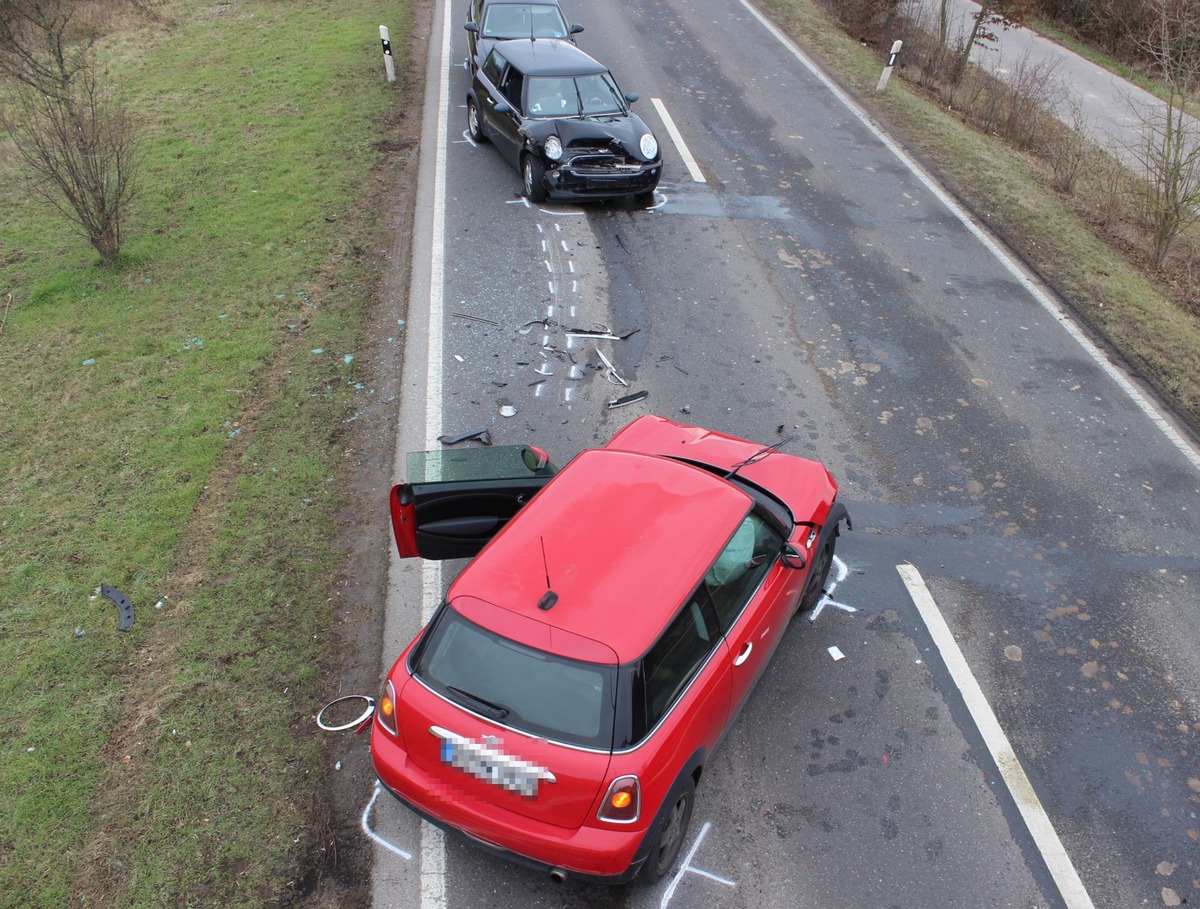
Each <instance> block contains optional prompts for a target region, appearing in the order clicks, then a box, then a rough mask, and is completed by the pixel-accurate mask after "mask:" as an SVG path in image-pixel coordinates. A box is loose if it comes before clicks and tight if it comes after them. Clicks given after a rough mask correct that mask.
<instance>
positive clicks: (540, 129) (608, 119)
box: [528, 113, 656, 161]
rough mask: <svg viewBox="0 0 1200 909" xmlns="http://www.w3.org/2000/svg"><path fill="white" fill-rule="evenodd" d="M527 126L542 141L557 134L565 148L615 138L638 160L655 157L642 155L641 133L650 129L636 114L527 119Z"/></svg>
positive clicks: (591, 144) (605, 143)
mask: <svg viewBox="0 0 1200 909" xmlns="http://www.w3.org/2000/svg"><path fill="white" fill-rule="evenodd" d="M528 128H529V134H530V135H531V136H532V137H533V138H534V139H535V140H536V141H537V142H538V143H539V144H540V143H544V142H545V141H546V139H547V138H548V137H549V136H552V135H555V134H557V135H558V138H559V139H560V140H561V141H562V144H563V147H565V148H569V147H570V146H572V145H584V146H588V145H590V146H602V145H608V144H610V143H612V142H613V141H615V142H617V144H619V145H620V146H621V148H623V149H624V150H625V152H626V154H628V155H629V156H630V157H631V158H634V159H636V160H638V161H647V160H656V159H647V158H646V156H645V155H643V154H642V149H641V140H642V136H643V135H644V134H645V133H648V132H650V130H649V128H648V127H647V126H646V124H645V123H643V122H642V118H641V117H639V116H638V115H637V114H632V113H631V114H612V115H606V116H603V117H573V118H570V119H568V118H554V119H550V120H531V121H528Z"/></svg>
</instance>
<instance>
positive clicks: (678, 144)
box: [650, 98, 708, 183]
mask: <svg viewBox="0 0 1200 909" xmlns="http://www.w3.org/2000/svg"><path fill="white" fill-rule="evenodd" d="M650 103H652V104H653V105H654V109H655V110H656V111H658V115H659V117H661V118H662V122H663V125H664V126H665V127H666V128H667V132H668V133H669V134H670V136H671V141H672V142H674V143H675V148H676V149H677V150H678V151H679V155H680V157H682V158H683V163H684V164H686V165H687V169H688V173H689V174H691V175H692V180H693V182H696V183H707V182H708V181H707V180H705V179H704V174H702V173H701V172H700V165H699V164H697V163H696V159H695V158H693V157H692V153H691V152H690V151H688V147H687V143H686V142H684V141H683V136H682V135H681V134H680V132H679V130H678V129H677V128H676V127H675V121H674V120H672V119H671V115H670V114H669V113H667V107H666V105H665V104H663V103H662V99H661V98H651V99H650Z"/></svg>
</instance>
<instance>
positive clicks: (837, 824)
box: [363, 0, 1200, 909]
mask: <svg viewBox="0 0 1200 909" xmlns="http://www.w3.org/2000/svg"><path fill="white" fill-rule="evenodd" d="M564 8H565V9H566V11H567V13H568V20H569V21H582V22H583V23H585V25H587V30H586V31H585V32H584V33H583V35H582V36H580V44H581V46H583V47H584V48H585V49H586V50H588V51H589V52H591V53H593V54H594V55H595V56H596V57H598V58H599V59H601V60H603V61H605V62H606V63H607V64H608V65H609V66H610V67H611V68H612V69H613V71H614V73H615V75H616V77H617V79H618V81H619V82H620V83H621V86H622V88H623V89H625V90H626V91H637V92H639V93H640V94H641V96H642V97H641V100H639V102H638V103H637V109H638V110H639V112H640V113H641V115H642V116H643V117H644V118H645V119H646V120H647V122H648V123H649V124H650V125H651V127H652V128H654V129H655V131H656V133H657V134H658V136H659V138H660V141H661V142H662V144H663V145H664V146H665V147H666V151H665V154H666V177H665V179H664V183H663V185H662V186H661V193H660V196H659V198H658V199H657V202H656V205H655V206H654V207H653V208H651V209H644V208H641V207H638V206H636V205H633V204H632V203H626V202H617V203H604V204H598V205H592V206H586V207H583V206H575V205H545V206H540V207H535V206H532V205H529V204H527V203H526V202H525V200H523V199H522V198H521V197H520V196H519V191H520V178H519V176H518V174H517V173H516V171H515V170H512V169H511V168H510V167H509V166H508V164H507V163H505V162H504V161H503V160H501V158H500V157H499V155H498V154H497V153H496V152H495V151H494V150H493V149H490V148H488V147H486V146H476V145H474V144H473V143H471V142H469V141H468V140H467V139H466V138H465V137H464V135H463V132H464V129H465V110H464V108H463V102H464V99H465V92H466V86H467V73H466V70H465V68H464V67H463V60H464V56H465V41H464V33H463V31H462V28H461V22H462V19H463V13H464V11H463V10H462V9H458V8H454V9H453V10H451V11H450V12H449V13H448V14H447V13H446V11H445V8H444V7H442V6H440V5H439V8H438V12H437V15H436V16H435V22H434V28H433V35H432V40H431V51H430V53H431V59H430V64H429V84H428V96H427V98H428V104H427V108H426V111H425V112H424V116H425V128H424V139H423V145H422V160H423V164H422V177H421V188H420V200H419V203H418V206H417V208H418V212H419V215H418V220H417V224H416V225H415V226H414V229H413V231H412V242H413V271H414V279H413V287H412V291H411V296H410V319H409V322H408V324H407V326H406V327H405V331H406V334H407V347H406V352H405V374H404V398H403V404H402V411H401V434H400V438H399V439H398V441H397V452H398V459H397V476H398V477H400V476H403V473H404V461H403V453H404V452H406V451H408V450H412V449H420V448H426V447H437V443H436V441H435V440H436V437H437V436H438V435H440V434H442V433H456V432H462V431H465V430H469V429H473V428H477V427H483V426H486V427H488V428H489V430H490V432H491V435H492V437H493V439H494V440H495V441H496V442H497V443H519V442H533V443H536V444H539V445H541V446H543V447H545V448H547V449H549V450H550V451H551V453H552V455H553V456H554V457H555V459H556V460H557V461H560V462H565V461H566V460H567V459H569V457H570V456H572V455H573V454H574V453H575V452H577V451H578V450H580V449H581V448H583V447H586V446H590V445H594V444H597V443H602V442H603V441H605V440H606V439H607V438H608V437H609V436H610V435H611V434H612V432H613V431H615V430H616V429H617V428H619V427H620V426H622V425H624V423H625V422H627V421H628V420H629V419H632V418H633V417H634V416H636V415H638V414H640V413H644V412H657V413H662V414H665V415H667V416H671V417H674V418H677V419H681V420H687V421H693V422H695V423H698V424H701V425H708V426H713V427H715V428H718V429H721V430H723V431H727V432H733V433H736V434H739V435H743V436H746V437H748V438H754V439H759V440H762V441H764V442H774V441H776V440H778V439H779V438H780V437H781V436H792V437H794V440H793V441H792V442H791V443H790V445H789V450H790V451H792V452H794V453H797V454H803V455H807V456H811V457H817V458H820V459H821V460H823V461H825V463H826V464H827V465H828V466H829V467H830V469H831V470H832V471H833V473H834V475H835V476H836V477H837V478H838V479H839V481H840V482H841V484H842V497H843V499H844V501H846V502H847V504H848V505H849V507H850V509H851V513H852V516H853V518H854V528H855V529H854V531H853V532H852V533H850V534H847V535H844V536H843V538H842V544H841V546H840V548H839V556H840V558H841V560H842V562H841V564H840V565H839V575H838V576H839V578H840V579H839V580H838V582H837V585H836V587H835V588H834V589H833V590H832V591H831V597H830V600H829V601H827V602H825V603H824V604H823V606H822V607H821V609H820V611H819V614H817V615H815V616H812V617H801V618H799V619H797V620H796V622H795V623H794V626H793V628H792V629H791V630H790V631H789V634H788V636H787V638H786V639H785V641H784V643H783V645H782V646H781V649H780V652H779V653H778V655H777V656H776V658H775V660H774V662H773V664H772V666H771V667H770V668H769V670H768V672H767V674H766V676H765V677H764V679H763V680H762V682H761V684H760V687H759V689H758V691H757V692H756V694H755V695H754V696H753V697H752V699H751V701H750V702H749V704H748V705H747V707H746V708H745V710H744V712H743V714H742V716H741V717H740V719H739V720H738V723H737V726H736V727H735V729H734V730H733V732H732V733H731V734H730V736H729V738H728V739H727V741H726V743H725V744H724V745H723V746H722V750H721V751H719V752H718V754H717V755H716V756H715V758H714V760H713V762H712V763H711V764H710V766H709V767H708V768H707V770H706V772H705V777H704V780H703V782H702V784H701V787H700V789H699V800H698V804H697V809H696V813H695V816H694V818H693V822H692V828H691V831H690V839H689V844H688V848H689V853H688V856H687V858H688V860H687V862H686V863H685V864H684V865H683V866H682V867H681V869H680V871H679V874H678V875H677V876H676V877H675V878H674V879H671V880H669V881H666V882H664V883H663V884H661V885H660V886H659V887H657V888H654V889H645V888H639V887H637V886H633V885H631V886H628V887H622V888H615V889H609V888H595V887H584V886H581V885H576V884H573V883H570V882H568V883H567V884H565V885H556V884H554V883H552V882H551V881H549V880H548V879H546V878H543V877H541V876H539V875H537V874H534V873H532V872H529V871H527V870H525V869H522V868H518V867H516V866H512V865H509V864H506V863H503V862H499V861H497V860H494V859H492V858H490V857H487V856H485V855H483V854H481V853H478V852H477V851H475V850H473V849H470V848H468V847H464V846H460V845H458V844H457V843H452V842H445V841H444V839H443V837H442V836H441V835H440V834H438V833H437V832H436V831H434V830H433V829H432V828H430V827H428V826H427V825H422V824H420V823H418V822H417V821H416V820H415V818H414V817H413V816H412V815H411V814H410V813H409V812H407V810H406V809H403V808H401V807H399V806H398V805H396V804H395V803H394V802H393V801H392V800H391V799H390V797H388V796H386V795H385V796H382V797H380V798H379V799H377V800H375V801H370V799H371V794H372V789H371V787H372V781H371V780H364V781H363V788H364V796H363V803H364V815H363V828H364V835H370V836H372V837H375V838H376V841H377V843H378V848H377V851H376V860H375V892H376V906H377V907H380V909H382V907H388V906H396V907H412V909H416V907H420V909H443V907H454V909H458V907H476V906H478V907H484V906H487V907H510V906H511V907H527V906H564V907H568V906H589V907H591V906H629V907H650V906H703V907H735V906H746V907H750V906H753V907H785V906H787V907H808V906H812V907H818V906H819V907H830V906H845V907H860V906H888V907H929V906H949V905H954V906H961V905H969V906H980V907H982V906H996V907H1009V906H1012V907H1035V906H1036V907H1040V906H1045V907H1057V906H1069V907H1072V909H1074V907H1086V906H1091V905H1095V906H1122V907H1124V906H1137V905H1148V906H1156V905H1164V904H1166V905H1174V903H1173V902H1172V900H1173V899H1175V898H1180V899H1191V900H1195V899H1197V898H1200V882H1198V880H1200V861H1198V856H1200V832H1198V831H1200V820H1197V817H1196V813H1197V810H1198V801H1200V761H1197V759H1196V740H1197V734H1198V733H1200V719H1198V718H1197V714H1198V709H1200V704H1198V693H1200V666H1198V661H1197V658H1196V649H1195V641H1196V640H1198V639H1200V609H1198V604H1200V595H1198V591H1197V585H1198V576H1200V572H1198V568H1200V559H1198V558H1197V552H1196V549H1197V547H1196V542H1195V541H1196V539H1197V509H1198V508H1200V495H1198V491H1200V490H1198V486H1200V479H1198V474H1200V453H1198V452H1197V449H1196V447H1195V446H1194V443H1192V442H1191V441H1188V440H1186V439H1185V438H1184V437H1183V436H1181V435H1180V433H1179V431H1178V430H1176V429H1175V428H1174V427H1173V425H1172V423H1171V421H1170V420H1169V419H1167V418H1166V417H1164V416H1162V415H1161V414H1158V413H1157V412H1156V411H1155V410H1154V409H1153V407H1152V406H1151V405H1150V404H1149V403H1148V402H1147V400H1146V399H1145V398H1144V397H1143V396H1142V395H1141V394H1140V393H1139V391H1138V388H1137V383H1136V381H1134V380H1131V379H1129V378H1128V377H1126V376H1125V375H1124V374H1123V373H1122V372H1121V371H1120V369H1119V368H1118V367H1115V366H1114V365H1113V364H1111V363H1110V362H1109V360H1108V359H1107V358H1106V357H1105V355H1103V354H1102V353H1100V352H1099V351H1098V350H1097V349H1096V348H1095V347H1094V346H1092V345H1091V344H1090V342H1088V341H1087V340H1086V338H1084V337H1083V335H1082V333H1081V332H1080V331H1079V330H1078V329H1077V328H1074V327H1073V326H1072V325H1071V324H1070V322H1069V321H1068V320H1067V319H1066V318H1065V316H1063V315H1062V313H1061V312H1060V311H1059V310H1058V309H1057V307H1056V306H1055V304H1054V302H1053V301H1052V300H1051V299H1050V298H1049V297H1048V296H1046V294H1045V292H1044V291H1043V290H1042V289H1041V288H1040V287H1039V285H1038V284H1037V282H1036V281H1035V280H1033V279H1032V278H1030V277H1029V276H1028V275H1025V274H1024V273H1022V272H1021V270H1020V269H1019V268H1018V267H1017V266H1016V265H1015V264H1014V263H1013V262H1012V261H1010V260H1009V259H1007V258H1006V257H1005V256H1004V254H1003V253H1002V251H1001V250H1000V249H999V248H998V247H997V246H996V245H995V244H994V243H993V242H992V241H991V240H990V239H989V238H988V236H987V234H986V233H985V232H984V231H983V230H982V229H981V228H980V227H979V226H978V225H976V224H974V223H972V222H971V220H970V219H969V218H967V217H966V216H965V215H963V214H962V213H961V212H959V211H958V210H957V209H955V208H954V207H953V205H952V204H951V203H950V202H949V200H948V199H947V198H946V197H945V196H944V195H942V194H941V193H940V191H939V190H938V189H937V187H936V185H935V184H934V183H932V182H931V181H930V180H929V179H928V178H927V177H925V176H923V175H922V174H921V173H919V172H918V171H916V170H915V169H914V167H913V166H912V165H911V164H910V162H908V161H907V160H906V159H905V158H904V157H903V156H902V155H901V154H900V153H899V152H898V151H897V149H896V148H895V147H894V146H892V145H891V144H890V143H889V142H888V141H887V140H886V139H885V138H884V137H882V136H880V135H879V134H878V133H877V132H875V131H874V129H873V128H872V127H871V126H870V125H869V123H868V122H867V121H866V120H865V118H863V117H862V116H861V115H860V114H859V113H858V111H857V110H856V109H855V108H854V106H853V105H852V104H851V103H849V102H848V101H847V99H845V98H843V97H841V96H840V94H839V93H838V92H837V91H836V90H834V89H833V87H832V86H831V85H830V84H829V83H828V82H827V81H826V80H824V79H822V78H821V77H820V75H819V72H818V71H817V70H816V69H815V68H814V67H813V66H812V65H811V63H809V61H807V59H806V58H804V57H803V55H802V54H800V53H799V52H798V51H797V50H796V49H795V48H793V47H790V46H789V45H788V44H787V43H786V42H784V41H782V40H781V39H780V37H779V36H778V35H776V34H773V33H772V31H771V30H770V29H769V28H768V27H767V26H766V25H765V24H764V23H763V22H761V21H760V20H759V19H758V18H756V17H755V16H754V15H753V14H752V12H751V11H750V10H749V9H748V8H746V7H744V6H742V5H739V4H738V3H735V2H729V0H725V2H713V0H691V2H684V0H646V2H640V3H638V4H635V5H629V4H624V5H620V4H617V3H615V2H612V0H598V2H595V3H592V4H588V5H586V6H584V5H583V4H579V3H575V4H572V2H571V0H564ZM447 15H448V18H449V23H448V25H446V24H445V23H444V22H443V19H444V18H445V17H446V16H447ZM444 26H445V27H444ZM656 99H657V101H656ZM664 112H665V114H666V115H669V117H670V118H671V119H672V120H673V122H674V124H675V125H676V128H677V131H678V133H679V136H680V138H681V140H682V141H683V143H685V146H686V149H687V152H686V153H685V151H684V150H683V148H682V147H680V146H678V145H676V144H675V143H673V142H672V141H671V139H670V138H669V136H668V129H667V128H666V123H665V119H664ZM688 155H690V159H689V158H688ZM689 160H693V161H694V166H695V169H696V170H695V174H694V175H693V173H692V172H691V170H690V169H689V167H688V166H687V164H688V161H689ZM696 177H699V178H700V179H699V180H698V179H696ZM701 180H702V181H703V182H701ZM405 227H406V226H405V225H399V226H398V230H400V231H403V230H404V228H405ZM547 319H549V320H553V323H554V324H552V325H550V326H548V327H546V326H544V325H542V324H531V323H534V322H535V320H547ZM594 326H604V327H608V328H613V329H616V328H636V329H638V330H637V331H636V333H634V334H633V335H630V336H629V337H628V338H627V339H626V340H624V341H601V342H595V341H580V340H579V339H571V338H569V337H568V336H567V332H566V331H565V329H566V328H568V327H582V328H588V327H594ZM598 351H601V352H603V354H604V356H605V357H606V358H607V359H608V362H609V363H611V364H612V366H613V367H614V368H613V370H608V369H607V368H606V365H605V363H604V361H603V359H602V358H601V357H600V354H599V353H598ZM618 377H619V378H618ZM620 382H624V383H628V384H627V385H625V384H619V383H620ZM632 391H646V392H647V393H648V397H647V398H646V400H645V401H644V402H641V403H638V404H632V405H629V406H627V407H622V408H617V409H609V408H608V407H607V402H608V401H610V400H613V399H616V398H618V397H620V396H621V395H624V394H627V393H629V392H632ZM504 405H511V406H513V407H515V408H516V411H517V412H516V416H513V417H507V418H506V417H503V416H501V415H500V408H501V407H502V406H504ZM587 519H588V516H587V515H580V520H587ZM454 568H455V566H454V565H452V564H451V565H446V566H442V567H437V566H423V565H420V564H415V563H413V564H400V563H399V561H398V560H396V562H395V564H394V565H393V572H392V584H391V593H390V597H389V603H388V619H387V641H386V643H385V647H384V653H385V659H387V660H388V661H389V662H390V660H391V659H393V658H394V657H395V655H396V654H398V653H399V651H400V649H401V648H402V647H403V645H404V644H405V643H406V642H407V641H408V640H409V639H410V638H411V636H412V635H413V634H414V633H415V631H416V630H417V628H418V627H419V626H420V624H421V621H422V618H423V616H424V615H427V614H428V611H429V610H430V609H431V608H432V607H433V606H434V605H435V604H436V602H437V598H438V597H439V596H440V593H441V591H442V590H443V589H444V586H445V584H446V583H447V581H448V580H449V578H450V577H452V575H453V571H454ZM943 623H944V624H943ZM832 647H836V648H837V649H838V652H839V653H840V654H841V655H842V658H841V659H835V658H834V655H833V654H832V653H831V651H830V649H829V648H832ZM381 669H382V668H381Z"/></svg>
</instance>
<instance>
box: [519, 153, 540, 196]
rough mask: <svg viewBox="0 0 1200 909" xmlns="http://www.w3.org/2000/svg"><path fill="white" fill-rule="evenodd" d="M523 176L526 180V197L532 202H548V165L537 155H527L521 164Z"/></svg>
mask: <svg viewBox="0 0 1200 909" xmlns="http://www.w3.org/2000/svg"><path fill="white" fill-rule="evenodd" d="M521 175H522V176H523V177H524V178H525V195H526V196H527V197H528V198H529V201H530V202H545V201H546V184H545V182H544V181H545V177H546V165H544V164H543V163H542V162H541V159H540V158H538V156H537V155H533V154H527V155H525V158H524V159H523V160H522V162H521Z"/></svg>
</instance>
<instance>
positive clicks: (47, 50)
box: [0, 0, 95, 94]
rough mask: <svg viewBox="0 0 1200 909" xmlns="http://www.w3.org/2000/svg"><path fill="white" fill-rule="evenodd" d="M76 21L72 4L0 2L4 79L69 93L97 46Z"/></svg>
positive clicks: (0, 72) (62, 0)
mask: <svg viewBox="0 0 1200 909" xmlns="http://www.w3.org/2000/svg"><path fill="white" fill-rule="evenodd" d="M74 18H75V5H74V0H0V78H3V79H5V80H6V81H12V82H15V83H18V84H21V85H24V86H26V87H28V88H30V89H34V90H36V91H39V92H43V93H49V94H54V93H56V92H59V91H61V92H65V91H66V90H67V88H68V87H69V85H70V82H71V77H72V76H73V75H74V74H75V73H76V72H78V71H79V70H80V69H81V68H82V67H83V66H84V65H85V61H86V59H87V56H88V52H89V51H90V50H91V48H92V44H93V42H94V41H95V35H94V34H91V33H89V32H87V31H85V30H83V29H80V28H78V27H76V26H75V24H74V23H73V20H74Z"/></svg>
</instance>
